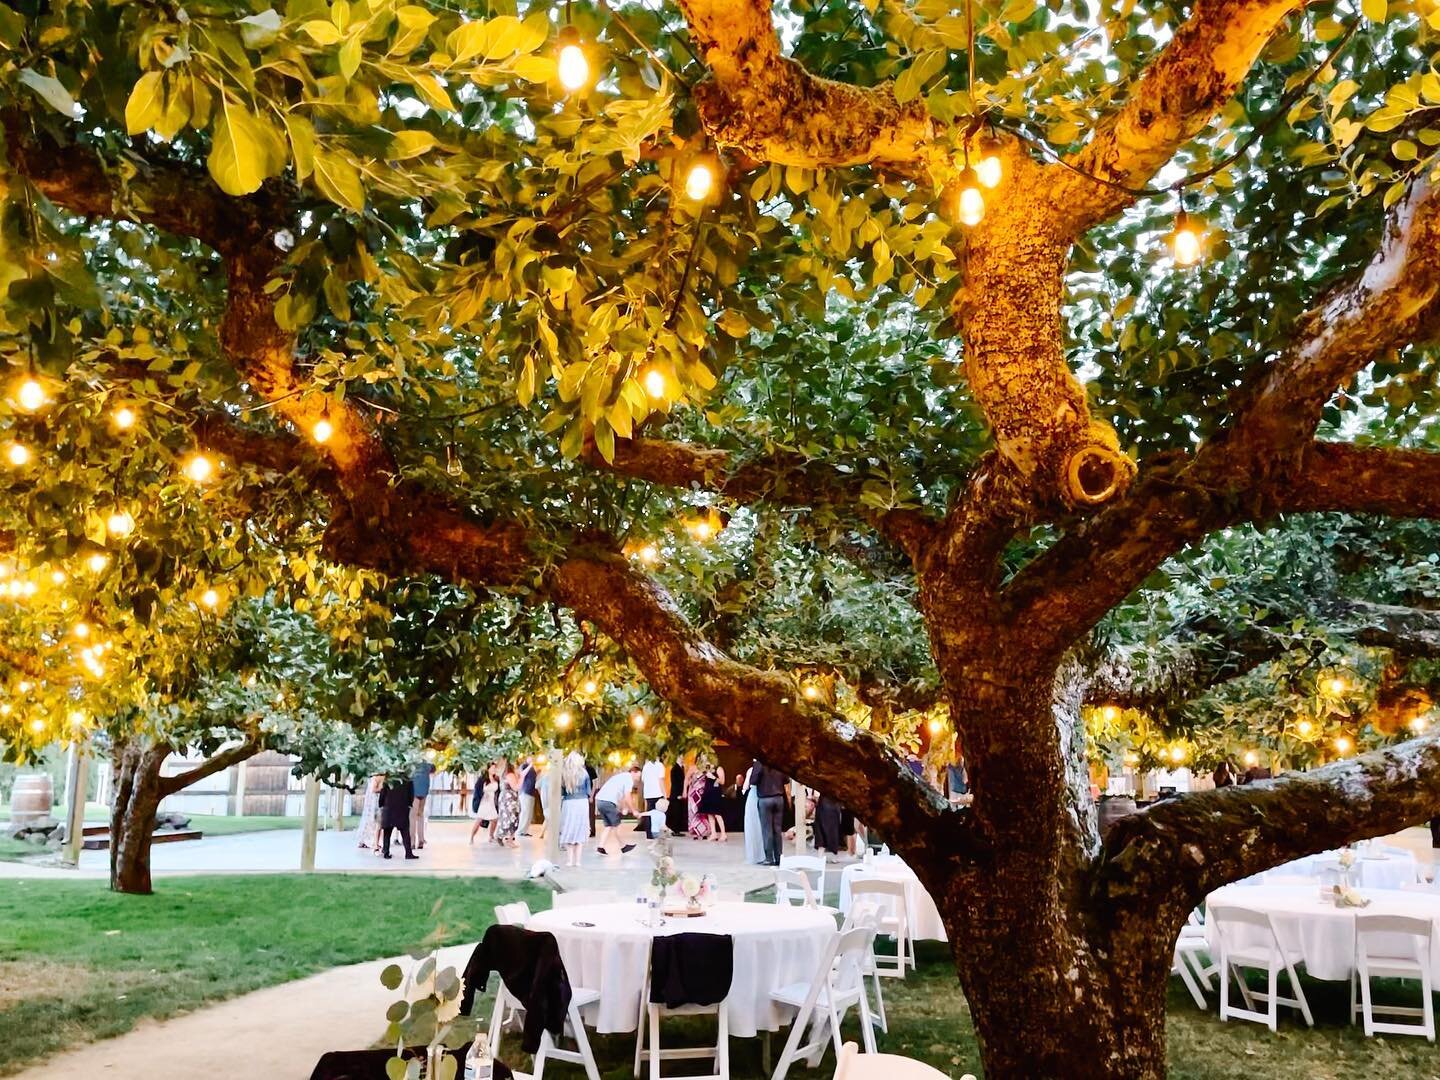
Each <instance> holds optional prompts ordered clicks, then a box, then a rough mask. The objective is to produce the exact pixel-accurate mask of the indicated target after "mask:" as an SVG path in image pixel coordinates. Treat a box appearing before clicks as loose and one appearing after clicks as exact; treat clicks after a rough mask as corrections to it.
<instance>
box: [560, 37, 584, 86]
mask: <svg viewBox="0 0 1440 1080" xmlns="http://www.w3.org/2000/svg"><path fill="white" fill-rule="evenodd" d="M559 45H560V52H559V54H558V55H557V57H556V59H557V61H558V63H557V64H556V67H557V73H558V75H559V77H560V85H561V86H563V87H564V88H565V90H566V92H567V93H571V94H573V93H575V92H576V91H578V90H583V89H585V87H587V86H589V85H590V58H589V57H588V56H586V55H585V47H584V46H583V45H582V44H581V43H580V31H578V30H576V29H575V28H574V27H573V26H566V27H564V28H562V29H561V31H560V37H559Z"/></svg>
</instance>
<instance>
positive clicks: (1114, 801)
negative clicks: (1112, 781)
mask: <svg viewBox="0 0 1440 1080" xmlns="http://www.w3.org/2000/svg"><path fill="white" fill-rule="evenodd" d="M1136 809H1137V808H1136V806H1135V800H1134V799H1131V798H1128V797H1123V796H1122V797H1118V798H1109V799H1101V800H1100V835H1101V836H1104V835H1105V834H1106V833H1107V832H1109V831H1110V826H1112V825H1114V824H1115V822H1117V821H1119V820H1120V819H1121V818H1123V817H1129V816H1130V815H1131V814H1133V813H1135V811H1136Z"/></svg>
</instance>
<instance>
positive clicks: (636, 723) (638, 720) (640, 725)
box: [630, 709, 647, 731]
mask: <svg viewBox="0 0 1440 1080" xmlns="http://www.w3.org/2000/svg"><path fill="white" fill-rule="evenodd" d="M646 723H647V720H646V717H645V714H644V713H643V712H641V711H640V710H639V709H636V710H635V711H634V712H633V713H631V714H630V726H631V727H633V728H634V729H635V730H636V731H644V730H645V724H646Z"/></svg>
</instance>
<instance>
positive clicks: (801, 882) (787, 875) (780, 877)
mask: <svg viewBox="0 0 1440 1080" xmlns="http://www.w3.org/2000/svg"><path fill="white" fill-rule="evenodd" d="M797 900H798V901H799V902H800V904H801V905H802V906H804V907H807V908H813V907H816V906H817V901H816V899H815V890H814V888H812V887H811V885H810V878H809V877H807V876H806V875H805V873H804V872H803V871H800V870H791V869H789V868H783V867H782V868H781V869H778V870H776V871H775V903H777V904H788V905H790V906H791V907H794V906H795V903H796V901H797Z"/></svg>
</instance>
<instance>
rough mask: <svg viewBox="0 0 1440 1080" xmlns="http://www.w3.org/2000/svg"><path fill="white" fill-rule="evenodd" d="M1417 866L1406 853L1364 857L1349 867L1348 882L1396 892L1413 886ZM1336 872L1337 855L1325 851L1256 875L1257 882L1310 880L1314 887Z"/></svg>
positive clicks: (1338, 864)
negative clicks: (1326, 876)
mask: <svg viewBox="0 0 1440 1080" xmlns="http://www.w3.org/2000/svg"><path fill="white" fill-rule="evenodd" d="M1418 865H1419V864H1418V863H1417V862H1416V859H1415V856H1414V854H1413V853H1412V852H1409V851H1387V852H1384V853H1378V852H1377V853H1374V854H1370V853H1366V854H1363V855H1360V856H1359V857H1358V858H1356V860H1355V862H1354V864H1353V865H1352V866H1351V867H1350V876H1351V878H1352V880H1353V881H1354V882H1355V883H1356V884H1358V885H1359V886H1360V887H1361V888H1362V889H1399V888H1402V887H1403V886H1405V885H1413V884H1414V883H1415V882H1416V881H1417V880H1419V877H1418ZM1339 872H1340V855H1339V853H1338V852H1334V851H1329V852H1326V853H1324V854H1323V855H1308V856H1306V857H1305V858H1303V859H1296V860H1295V861H1294V862H1289V863H1286V864H1284V865H1283V866H1277V867H1275V869H1273V870H1270V871H1267V872H1266V873H1265V874H1263V875H1260V880H1261V881H1268V880H1270V879H1271V878H1274V877H1296V876H1300V877H1311V878H1315V879H1316V882H1317V885H1318V882H1319V879H1320V877H1321V875H1322V874H1327V875H1328V874H1338V873H1339Z"/></svg>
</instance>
